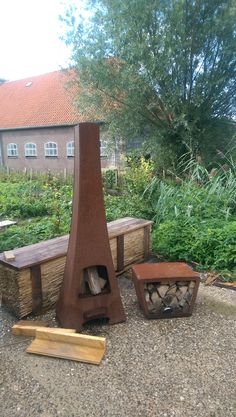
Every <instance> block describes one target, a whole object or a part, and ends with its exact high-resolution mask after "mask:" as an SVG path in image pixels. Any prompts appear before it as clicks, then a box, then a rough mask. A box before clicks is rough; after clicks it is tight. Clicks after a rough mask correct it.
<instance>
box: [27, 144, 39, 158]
mask: <svg viewBox="0 0 236 417" xmlns="http://www.w3.org/2000/svg"><path fill="white" fill-rule="evenodd" d="M28 145H31V146H32V145H33V147H31V148H30V149H29V150H28V151H30V150H31V152H32V151H33V150H34V151H35V153H34V154H31V155H30V154H29V155H27V146H28ZM24 150H25V157H26V158H36V157H37V145H36V143H33V142H27V143H25V145H24Z"/></svg>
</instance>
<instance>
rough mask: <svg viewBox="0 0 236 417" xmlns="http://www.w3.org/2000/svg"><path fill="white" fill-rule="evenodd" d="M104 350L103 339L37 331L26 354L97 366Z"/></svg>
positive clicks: (104, 342) (79, 334)
mask: <svg viewBox="0 0 236 417" xmlns="http://www.w3.org/2000/svg"><path fill="white" fill-rule="evenodd" d="M105 350H106V339H105V338H104V337H97V336H88V335H84V334H81V333H74V334H73V333H71V334H69V333H66V332H62V331H60V332H56V331H55V330H54V331H53V332H52V331H51V329H40V330H39V329H37V330H36V338H35V339H34V340H33V342H32V343H31V345H30V346H29V347H28V348H27V349H26V352H28V353H35V354H37V355H45V356H52V357H56V358H63V359H70V360H75V361H79V362H86V363H91V364H95V365H99V363H100V362H101V360H102V358H103V356H104V354H105Z"/></svg>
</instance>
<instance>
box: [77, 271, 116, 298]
mask: <svg viewBox="0 0 236 417" xmlns="http://www.w3.org/2000/svg"><path fill="white" fill-rule="evenodd" d="M110 292H111V289H110V285H109V280H108V272H107V268H106V267H105V266H103V265H96V266H90V267H89V268H85V269H84V270H83V279H82V281H81V288H80V294H79V297H88V296H89V295H91V296H94V295H98V294H108V293H110Z"/></svg>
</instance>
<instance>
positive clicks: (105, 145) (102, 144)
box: [100, 139, 108, 158]
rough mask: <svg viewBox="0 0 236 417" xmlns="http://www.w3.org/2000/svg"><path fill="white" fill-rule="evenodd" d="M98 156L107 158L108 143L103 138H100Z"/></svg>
mask: <svg viewBox="0 0 236 417" xmlns="http://www.w3.org/2000/svg"><path fill="white" fill-rule="evenodd" d="M100 157H101V158H108V143H107V140H105V139H100Z"/></svg>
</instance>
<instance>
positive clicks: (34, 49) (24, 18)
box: [0, 0, 83, 80]
mask: <svg viewBox="0 0 236 417" xmlns="http://www.w3.org/2000/svg"><path fill="white" fill-rule="evenodd" d="M70 2H71V0H63V1H62V0H0V78H5V79H7V80H17V79H21V78H27V77H30V76H32V75H39V74H44V73H47V72H50V71H54V70H57V69H60V67H65V66H66V63H68V62H69V56H70V52H69V50H68V48H67V47H66V46H65V44H64V43H63V42H62V41H61V40H59V37H60V36H61V35H62V34H63V30H65V28H63V25H62V23H61V22H60V21H59V18H58V17H59V15H60V14H63V11H64V10H65V7H64V6H63V3H64V4H66V5H69V4H70ZM75 3H76V4H77V6H80V3H83V0H76V1H75ZM80 10H81V7H80Z"/></svg>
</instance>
